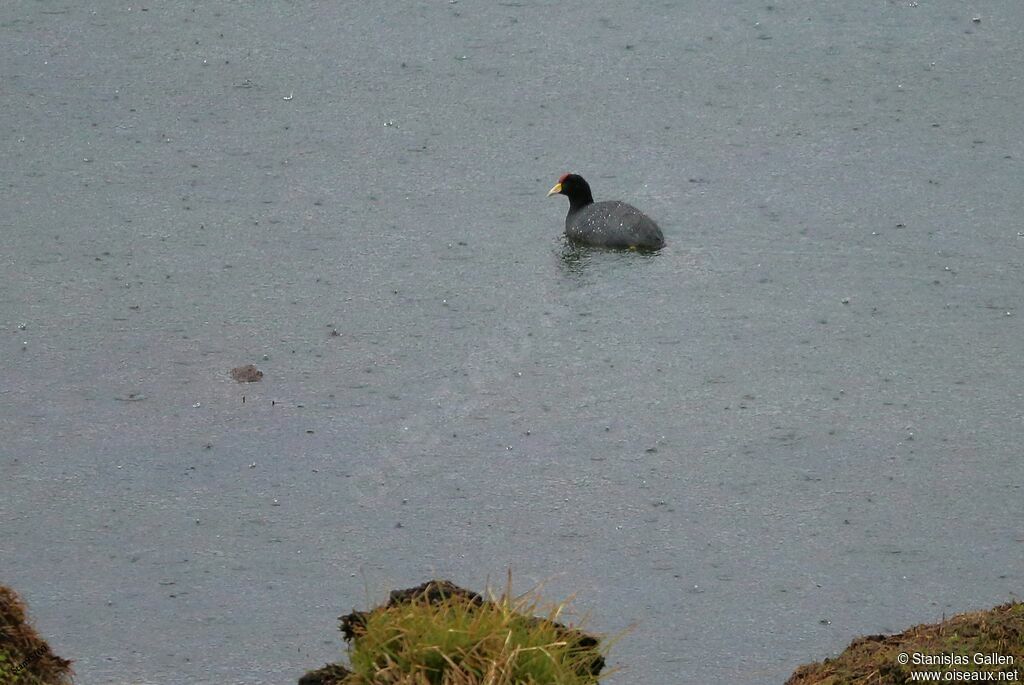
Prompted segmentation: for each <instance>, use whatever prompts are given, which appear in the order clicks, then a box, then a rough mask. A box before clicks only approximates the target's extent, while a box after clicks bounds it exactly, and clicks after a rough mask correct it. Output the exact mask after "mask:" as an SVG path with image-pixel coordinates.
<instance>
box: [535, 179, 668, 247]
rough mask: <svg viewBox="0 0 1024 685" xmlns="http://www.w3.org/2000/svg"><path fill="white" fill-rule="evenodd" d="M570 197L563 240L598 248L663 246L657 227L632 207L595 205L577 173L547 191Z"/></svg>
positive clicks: (612, 204) (602, 203)
mask: <svg viewBox="0 0 1024 685" xmlns="http://www.w3.org/2000/svg"><path fill="white" fill-rule="evenodd" d="M552 195H565V196H566V197H568V198H569V213H568V214H566V215H565V237H566V238H568V239H569V240H571V241H572V242H574V243H582V244H583V245H596V246H598V247H627V248H630V249H633V250H636V249H641V250H658V249H661V248H662V247H663V246H664V245H665V236H664V235H662V233H661V229H660V228H658V224H656V223H654V220H653V219H651V217H649V216H647V215H646V214H644V213H643V212H641V211H640V210H639V209H637V208H636V207H634V206H633V205H630V204H626V203H625V202H619V201H618V200H611V201H606V202H594V196H593V195H592V194H591V192H590V185H589V184H588V183H587V182H586V181H585V180H583V177H582V176H580V175H578V174H566V175H565V176H562V178H560V179H558V183H556V184H555V187H554V188H552V189H551V190H550V191H549V192H548V197H551V196H552Z"/></svg>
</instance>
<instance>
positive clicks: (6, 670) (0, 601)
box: [0, 585, 71, 685]
mask: <svg viewBox="0 0 1024 685" xmlns="http://www.w3.org/2000/svg"><path fill="white" fill-rule="evenodd" d="M70 665H71V662H70V661H68V660H67V659H61V658H60V657H59V656H57V655H55V654H54V653H53V652H52V651H50V646H49V645H48V644H46V641H45V640H43V639H42V638H41V637H39V634H38V633H37V632H36V631H35V628H33V627H32V626H31V625H29V623H28V620H27V618H26V615H25V605H24V604H22V602H21V600H20V599H19V598H18V595H17V594H15V592H14V591H13V590H11V589H10V588H8V587H5V586H3V585H0V685H65V684H66V683H70V682H71V668H70Z"/></svg>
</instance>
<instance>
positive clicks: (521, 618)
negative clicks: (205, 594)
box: [309, 581, 604, 685]
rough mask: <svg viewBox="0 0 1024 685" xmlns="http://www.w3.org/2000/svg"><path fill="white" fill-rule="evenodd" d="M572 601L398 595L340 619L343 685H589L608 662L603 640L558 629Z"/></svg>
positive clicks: (439, 588) (432, 591) (445, 590)
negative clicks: (346, 668) (344, 647)
mask: <svg viewBox="0 0 1024 685" xmlns="http://www.w3.org/2000/svg"><path fill="white" fill-rule="evenodd" d="M568 604H569V602H568V601H566V602H562V603H559V604H553V605H544V604H542V602H541V599H540V596H539V594H538V593H537V592H536V591H532V592H529V593H526V594H524V595H520V596H513V595H512V593H511V585H509V587H507V588H506V591H505V592H504V593H503V594H502V595H500V596H498V597H495V596H493V595H492V596H490V597H489V598H488V599H484V598H482V597H481V596H480V595H477V594H476V593H473V592H469V591H467V590H464V589H462V588H459V587H458V586H455V585H453V584H451V583H449V582H447V581H430V582H428V583H424V584H423V585H421V586H419V587H418V588H412V589H410V590H403V591H398V592H393V593H392V596H391V600H390V601H389V602H388V603H387V604H386V605H384V606H381V607H378V608H376V609H373V610H372V611H369V612H354V613H353V614H350V615H349V616H345V617H343V618H342V631H343V632H344V633H345V636H346V639H347V640H348V641H349V643H350V646H349V661H350V663H351V666H350V669H351V673H349V674H348V675H347V676H346V677H345V678H344V679H343V680H339V681H337V682H340V683H344V685H589V684H592V683H597V682H598V680H599V674H600V672H601V670H602V668H603V667H604V657H603V655H602V654H601V650H600V648H599V641H598V640H597V638H595V637H592V636H590V635H587V634H586V633H583V632H581V631H580V630H579V629H578V628H575V627H572V626H566V625H563V624H562V623H560V622H559V619H560V618H561V617H562V615H563V614H564V613H565V610H566V608H567V606H568ZM309 682H312V681H309Z"/></svg>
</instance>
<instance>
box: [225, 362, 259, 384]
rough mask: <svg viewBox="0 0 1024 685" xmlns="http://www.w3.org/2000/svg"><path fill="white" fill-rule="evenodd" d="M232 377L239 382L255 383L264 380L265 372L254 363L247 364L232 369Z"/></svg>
mask: <svg viewBox="0 0 1024 685" xmlns="http://www.w3.org/2000/svg"><path fill="white" fill-rule="evenodd" d="M231 377H232V378H233V379H235V380H236V381H238V382H239V383H255V382H257V381H261V380H263V372H262V371H260V370H259V369H257V368H256V366H255V365H254V364H246V365H245V366H236V367H235V368H233V369H231Z"/></svg>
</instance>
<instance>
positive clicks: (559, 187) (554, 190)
mask: <svg viewBox="0 0 1024 685" xmlns="http://www.w3.org/2000/svg"><path fill="white" fill-rule="evenodd" d="M560 192H562V184H561V183H556V184H555V187H554V188H552V189H551V190H549V191H548V197H551V196H552V195H558V194H559V193H560Z"/></svg>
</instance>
